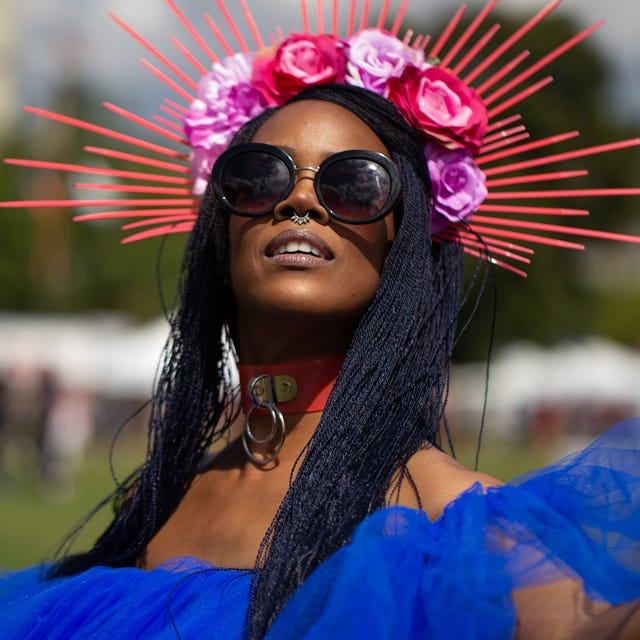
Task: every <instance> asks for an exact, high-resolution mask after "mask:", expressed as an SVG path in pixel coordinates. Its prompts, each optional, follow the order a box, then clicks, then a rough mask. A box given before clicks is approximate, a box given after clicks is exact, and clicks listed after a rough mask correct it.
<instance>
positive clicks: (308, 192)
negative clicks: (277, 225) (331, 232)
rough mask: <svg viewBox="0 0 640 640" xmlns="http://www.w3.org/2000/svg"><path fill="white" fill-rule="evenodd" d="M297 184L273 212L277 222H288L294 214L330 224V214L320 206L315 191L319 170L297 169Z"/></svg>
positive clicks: (312, 168)
mask: <svg viewBox="0 0 640 640" xmlns="http://www.w3.org/2000/svg"><path fill="white" fill-rule="evenodd" d="M295 171H296V182H295V184H294V186H293V189H292V190H291V192H290V193H289V195H288V196H287V197H286V198H284V200H281V201H280V202H279V203H278V204H277V205H276V206H275V208H274V210H273V217H274V219H275V220H278V221H280V220H286V219H288V218H291V217H292V216H293V215H294V214H295V215H296V216H298V217H299V218H303V217H304V216H307V215H308V216H309V218H311V219H313V220H315V221H316V222H318V223H320V224H327V223H328V222H329V212H328V211H327V210H326V209H325V208H324V207H323V206H322V205H321V204H320V202H319V201H318V196H317V195H316V190H315V184H314V182H315V177H316V173H317V171H318V170H317V169H316V168H314V167H295Z"/></svg>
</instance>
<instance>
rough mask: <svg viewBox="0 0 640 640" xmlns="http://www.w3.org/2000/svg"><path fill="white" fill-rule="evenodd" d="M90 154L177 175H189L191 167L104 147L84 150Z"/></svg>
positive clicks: (89, 147)
mask: <svg viewBox="0 0 640 640" xmlns="http://www.w3.org/2000/svg"><path fill="white" fill-rule="evenodd" d="M84 150H85V151H87V152H88V153H95V154H96V155H99V156H106V157H108V158H116V159H118V160H126V161H127V162H135V163H137V164H143V165H147V166H149V167H157V168H158V169H164V170H166V171H175V172H177V173H189V171H190V169H189V167H186V166H184V165H180V164H175V163H173V162H163V161H162V160H155V159H154V158H147V157H146V156H138V155H134V154H133V153H125V152H124V151H115V150H113V149H104V148H102V147H91V146H87V147H85V148H84Z"/></svg>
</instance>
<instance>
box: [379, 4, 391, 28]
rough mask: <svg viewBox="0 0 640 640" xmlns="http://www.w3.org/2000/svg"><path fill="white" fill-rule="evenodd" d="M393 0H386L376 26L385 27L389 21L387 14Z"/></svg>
mask: <svg viewBox="0 0 640 640" xmlns="http://www.w3.org/2000/svg"><path fill="white" fill-rule="evenodd" d="M390 4H391V0H384V2H383V4H382V7H380V15H379V16H378V22H377V23H376V28H378V29H384V25H385V23H386V22H387V15H388V14H389V5H390Z"/></svg>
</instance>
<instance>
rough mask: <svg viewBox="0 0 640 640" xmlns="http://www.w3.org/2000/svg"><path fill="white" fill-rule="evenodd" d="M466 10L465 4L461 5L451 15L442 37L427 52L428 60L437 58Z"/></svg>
mask: <svg viewBox="0 0 640 640" xmlns="http://www.w3.org/2000/svg"><path fill="white" fill-rule="evenodd" d="M466 10H467V5H466V4H461V5H460V7H459V8H458V10H457V11H456V12H455V14H454V15H453V18H451V20H450V21H449V24H448V25H447V26H446V27H445V28H444V31H443V32H442V35H441V36H440V37H439V38H438V40H437V41H436V43H435V44H434V45H433V47H432V48H431V51H429V54H428V57H429V58H437V57H438V55H439V53H440V52H441V51H442V47H444V45H445V44H446V43H447V40H448V39H449V36H450V35H451V34H452V33H453V31H454V29H455V28H456V27H457V26H458V23H459V22H460V19H461V18H462V16H463V15H464V12H465V11H466Z"/></svg>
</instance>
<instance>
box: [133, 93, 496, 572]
mask: <svg viewBox="0 0 640 640" xmlns="http://www.w3.org/2000/svg"><path fill="white" fill-rule="evenodd" d="M254 141H256V142H264V143H268V144H273V145H277V146H280V147H281V148H284V149H285V150H286V151H287V152H288V153H289V154H290V155H291V156H292V157H293V159H294V161H295V162H296V164H297V165H298V166H314V167H315V166H317V165H319V164H320V163H321V162H322V160H324V159H325V158H326V157H327V156H329V155H331V154H333V153H336V152H338V151H344V150H347V149H368V150H372V151H378V152H381V153H384V154H385V155H387V156H388V155H389V152H388V150H387V149H386V147H385V146H384V144H383V143H382V142H381V140H380V139H379V138H378V136H377V135H376V134H375V133H374V132H373V131H372V130H371V129H370V128H369V127H368V126H367V125H365V124H364V123H363V122H362V121H361V120H360V119H359V118H358V117H357V116H355V115H353V114H352V113H350V112H349V111H347V110H345V109H343V108H341V107H339V106H336V105H333V104H330V103H326V102H315V101H305V102H300V103H296V104H292V105H289V106H287V107H285V108H283V109H282V110H281V111H279V112H278V113H277V114H275V115H274V116H273V117H272V118H270V119H269V120H268V121H267V122H266V123H264V124H263V126H262V127H261V128H260V130H259V131H258V132H257V133H256V135H255V137H254ZM312 176H313V173H312V172H305V171H302V172H300V173H299V176H298V177H299V179H298V182H297V183H296V186H295V188H294V189H293V191H292V193H291V194H290V195H289V197H288V198H286V199H285V200H284V201H282V202H281V203H280V204H279V205H277V207H276V209H275V211H274V212H273V214H272V215H267V216H262V217H261V218H258V219H247V218H242V217H238V216H232V217H231V220H230V223H229V238H230V253H231V257H230V273H231V283H232V288H233V291H234V297H235V303H236V307H237V318H238V326H237V333H238V345H237V346H238V351H239V354H240V358H241V361H242V362H250V363H278V362H291V361H293V360H301V359H313V358H322V357H326V356H336V355H344V354H345V353H346V351H347V348H348V345H349V342H350V340H351V337H352V335H353V332H354V331H355V328H356V326H357V323H358V321H359V319H360V317H361V316H362V314H363V312H364V311H365V309H366V308H367V306H368V305H369V303H370V302H371V300H372V298H373V296H374V294H375V292H376V289H377V287H378V283H379V280H380V272H381V270H382V268H383V266H384V262H385V260H386V256H387V253H388V251H389V248H390V246H391V243H392V242H393V238H394V227H393V216H392V215H389V216H387V217H386V218H385V219H384V220H381V221H378V222H374V223H372V224H369V225H360V226H354V225H346V224H342V223H340V222H337V221H336V220H334V219H333V218H330V216H329V214H328V213H327V211H325V210H324V209H323V208H322V207H321V206H320V203H319V202H318V200H317V197H316V194H315V191H314V189H313V182H312V180H310V179H307V178H309V177H312ZM293 211H298V212H304V211H309V212H310V215H311V222H310V223H308V224H306V225H304V227H303V231H304V232H305V233H307V232H308V233H310V234H313V235H312V236H310V238H311V241H313V238H314V237H317V238H319V239H320V241H322V242H323V243H325V244H326V246H327V247H328V248H329V250H330V258H329V259H324V260H310V261H305V259H304V258H303V259H302V261H300V259H299V258H291V257H290V256H289V257H280V258H275V257H273V256H271V255H270V253H272V251H271V248H272V247H273V244H272V243H273V242H274V239H275V242H278V237H279V236H280V234H281V233H282V232H283V231H291V230H293V231H299V230H300V229H301V227H300V226H298V225H296V224H294V223H293V222H292V221H291V220H290V217H291V214H292V213H293ZM320 416H321V413H320V412H316V413H308V414H303V415H297V416H287V418H286V424H287V438H286V443H285V446H284V448H283V449H282V451H281V453H280V455H279V456H278V458H277V460H276V461H274V462H273V463H271V464H269V465H267V466H259V465H256V464H255V463H253V462H251V461H250V460H249V459H248V458H247V456H246V455H245V453H244V451H243V449H242V446H241V445H240V443H239V441H237V440H236V441H235V442H233V443H232V444H231V445H230V446H229V447H227V448H226V449H225V450H224V451H223V452H222V453H220V454H219V455H218V456H216V457H215V459H214V460H213V462H212V463H211V464H210V465H209V467H208V469H207V470H206V472H204V473H201V474H199V475H198V477H197V478H196V479H195V481H194V482H193V484H192V486H191V488H190V489H189V491H188V492H187V494H186V495H185V497H184V498H183V500H182V502H181V503H180V506H179V507H178V509H177V510H176V512H175V513H174V514H173V516H172V517H171V518H170V519H169V521H168V522H167V523H166V524H165V526H164V527H162V529H161V530H160V531H159V532H158V534H157V535H156V536H155V538H154V539H153V540H152V541H151V543H150V544H149V546H148V548H147V552H146V555H145V562H144V566H145V567H146V568H147V569H151V568H153V567H155V566H157V565H159V564H161V563H162V562H164V561H165V560H168V559H169V558H172V557H174V556H181V555H191V556H197V557H200V558H204V559H206V560H209V561H210V562H212V563H213V564H214V565H216V566H220V567H236V568H251V567H253V565H254V563H255V560H256V555H257V552H258V548H259V546H260V542H261V541H262V539H263V537H264V535H265V532H266V530H267V528H268V526H269V524H270V523H271V521H272V519H273V517H274V516H275V513H276V511H277V509H278V506H279V505H280V502H281V501H282V499H283V497H284V495H285V493H286V491H287V489H288V487H289V479H290V474H291V471H292V469H293V465H294V462H295V460H296V458H297V457H298V455H299V453H300V451H302V449H303V448H304V446H305V445H306V444H307V442H308V441H309V438H310V437H311V435H312V434H313V432H314V430H315V428H316V427H317V425H318V423H319V421H320ZM260 426H261V425H256V431H259V430H260ZM264 453H267V454H268V453H269V451H268V450H265V451H264ZM408 467H409V471H410V473H411V476H412V479H413V481H414V482H415V484H416V486H417V489H418V492H419V494H420V496H421V498H422V507H423V508H424V509H425V510H426V511H427V513H428V514H429V516H430V517H431V518H436V517H437V516H439V515H440V514H441V512H442V510H443V508H444V507H445V505H446V504H447V503H448V502H450V501H451V500H453V499H454V498H455V497H456V496H458V495H459V494H460V493H461V492H462V491H464V490H465V489H467V488H468V487H469V486H471V485H472V484H473V483H474V482H476V481H479V482H481V483H482V484H484V485H486V486H493V485H497V484H499V482H498V481H497V480H495V479H494V478H491V477H489V476H486V475H484V474H481V473H477V472H473V471H470V470H468V469H466V468H465V467H463V466H462V465H461V464H459V463H458V462H456V461H455V460H453V459H452V458H450V457H449V456H447V455H445V454H444V453H442V452H440V451H438V450H436V449H433V448H429V449H425V450H421V451H419V452H417V453H416V454H415V455H414V457H413V458H412V460H411V461H410V462H409V465H408ZM399 501H400V504H403V505H406V506H409V507H414V508H417V507H418V506H419V505H418V500H417V497H416V493H415V491H414V490H413V489H412V488H411V486H410V484H409V483H407V482H405V483H403V484H402V489H401V491H400V496H399Z"/></svg>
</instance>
